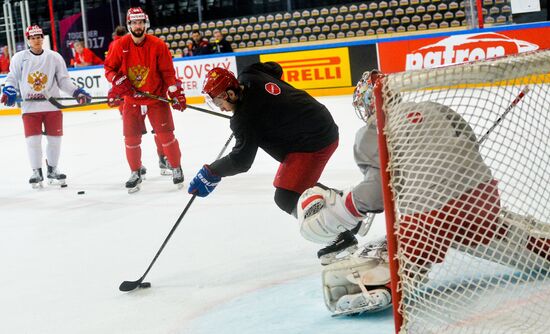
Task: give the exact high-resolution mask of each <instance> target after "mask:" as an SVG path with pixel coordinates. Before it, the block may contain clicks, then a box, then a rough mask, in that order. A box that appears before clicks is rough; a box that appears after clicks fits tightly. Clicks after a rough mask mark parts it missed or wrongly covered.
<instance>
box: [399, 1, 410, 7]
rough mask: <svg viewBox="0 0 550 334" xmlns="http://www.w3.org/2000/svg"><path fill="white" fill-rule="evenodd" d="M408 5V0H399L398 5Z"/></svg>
mask: <svg viewBox="0 0 550 334" xmlns="http://www.w3.org/2000/svg"><path fill="white" fill-rule="evenodd" d="M408 5H409V0H399V7H407V6H408Z"/></svg>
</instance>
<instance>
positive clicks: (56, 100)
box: [46, 96, 107, 109]
mask: <svg viewBox="0 0 550 334" xmlns="http://www.w3.org/2000/svg"><path fill="white" fill-rule="evenodd" d="M58 99H59V98H57V97H53V96H52V97H50V98H49V99H47V100H46V101H48V102H50V103H51V104H53V105H54V106H55V107H56V108H59V109H68V108H75V107H84V106H93V105H98V104H105V103H107V101H106V100H105V101H96V102H90V103H84V104H80V103H76V104H69V105H64V104H61V103H60V102H59V101H58Z"/></svg>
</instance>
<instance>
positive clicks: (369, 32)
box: [367, 29, 376, 36]
mask: <svg viewBox="0 0 550 334" xmlns="http://www.w3.org/2000/svg"><path fill="white" fill-rule="evenodd" d="M372 35H376V30H374V29H368V30H367V36H372Z"/></svg>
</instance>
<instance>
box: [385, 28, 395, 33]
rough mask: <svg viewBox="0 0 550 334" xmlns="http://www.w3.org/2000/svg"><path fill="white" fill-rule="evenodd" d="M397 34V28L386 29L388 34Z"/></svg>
mask: <svg viewBox="0 0 550 334" xmlns="http://www.w3.org/2000/svg"><path fill="white" fill-rule="evenodd" d="M394 32H395V28H394V27H387V28H386V34H392V33H394Z"/></svg>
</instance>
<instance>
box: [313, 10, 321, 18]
mask: <svg viewBox="0 0 550 334" xmlns="http://www.w3.org/2000/svg"><path fill="white" fill-rule="evenodd" d="M317 16H319V10H318V9H312V10H311V17H313V18H315V17H317Z"/></svg>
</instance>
